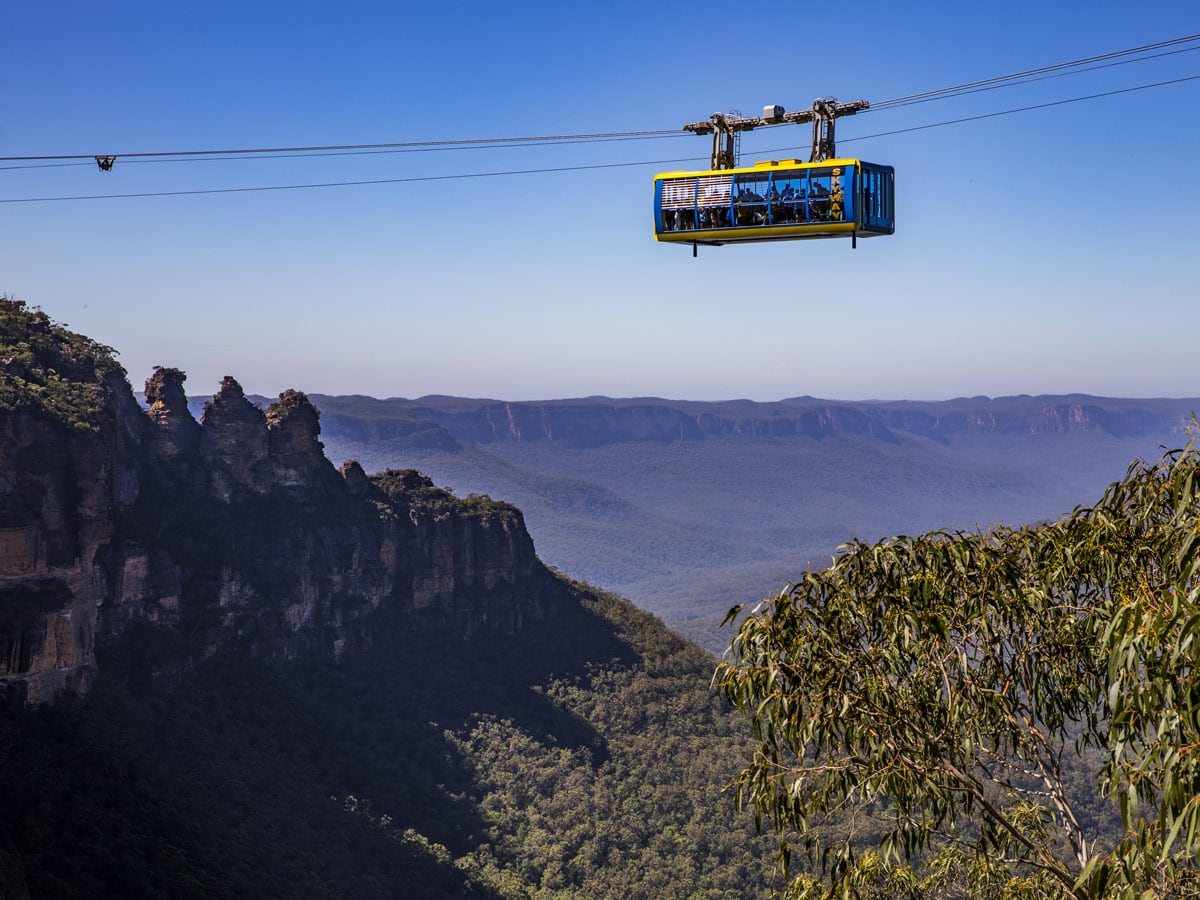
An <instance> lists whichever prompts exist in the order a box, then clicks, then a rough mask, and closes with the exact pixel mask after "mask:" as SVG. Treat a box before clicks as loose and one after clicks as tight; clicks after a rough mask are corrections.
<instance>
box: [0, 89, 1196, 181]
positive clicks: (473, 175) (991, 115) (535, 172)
mask: <svg viewBox="0 0 1200 900" xmlns="http://www.w3.org/2000/svg"><path fill="white" fill-rule="evenodd" d="M1191 81H1200V75H1187V76H1183V77H1181V78H1172V79H1168V80H1166V81H1157V82H1153V83H1151V84H1142V85H1136V86H1134V87H1128V88H1118V89H1115V90H1111V91H1101V92H1098V93H1095V94H1087V95H1085V96H1082V97H1070V98H1067V99H1065V100H1052V101H1049V102H1046V103H1036V104H1031V105H1029V106H1021V107H1016V108H1014V109H1006V110H999V111H996V112H990V113H980V114H979V115H974V116H963V117H960V118H957V119H947V120H945V121H942V122H931V123H928V124H925V125H914V126H911V127H909V128H897V129H893V130H891V131H883V132H878V133H876V134H868V135H860V136H858V137H851V138H843V140H842V143H852V142H854V141H861V140H870V139H872V138H879V137H887V136H890V135H895V134H905V133H908V132H913V131H924V130H927V129H930V128H941V127H944V126H947V125H958V124H962V123H964V122H974V121H979V120H981V119H990V118H996V117H998V116H1007V115H1014V114H1016V113H1022V112H1030V111H1032V110H1037V109H1047V108H1050V107H1054V106H1064V105H1066V104H1069V103H1080V102H1083V101H1085V100H1096V99H1099V98H1103V97H1113V96H1117V95H1120V94H1128V93H1132V92H1134V91H1145V90H1150V89H1153V88H1160V87H1167V86H1169V85H1175V84H1182V83H1185V82H1191ZM671 134H672V135H675V134H679V132H671ZM796 149H798V148H796V147H783V148H776V149H774V150H763V151H761V152H763V153H780V152H789V151H793V150H796ZM702 158H703V157H700V156H691V157H683V158H677V159H658V160H640V161H637V162H623V163H596V164H590V165H578V166H555V167H547V168H538V169H512V170H506V171H497V172H473V173H459V174H451V175H424V176H411V177H407V178H379V179H369V180H358V181H329V182H318V183H311V184H282V185H261V186H253V187H238V188H200V189H195V190H181V191H143V192H136V193H125V194H84V195H76V196H67V197H13V198H0V203H49V202H56V201H68V200H118V199H128V198H137V197H180V196H193V195H198V194H240V193H254V192H263V191H289V190H303V189H312V188H328V187H353V186H359V185H378V184H404V183H412V182H421V181H450V180H456V179H467V178H494V177H502V176H509V175H539V174H549V173H558V172H580V171H589V170H597V169H615V168H629V167H635V166H651V165H653V166H662V165H668V164H672V163H684V162H695V161H696V160H699V159H702Z"/></svg>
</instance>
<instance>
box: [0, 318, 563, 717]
mask: <svg viewBox="0 0 1200 900" xmlns="http://www.w3.org/2000/svg"><path fill="white" fill-rule="evenodd" d="M32 315H33V314H31V313H29V312H28V311H27V310H24V309H23V308H21V307H20V305H19V304H13V303H11V302H9V301H0V350H4V349H5V347H6V346H24V344H23V343H22V341H21V339H23V338H24V337H27V335H25V334H24V332H23V331H22V329H26V330H27V329H30V328H34V327H41V328H42V329H43V331H44V332H45V333H43V334H42V335H41V337H42V338H43V340H42V345H44V346H41V350H40V351H39V352H40V356H39V358H38V359H37V360H35V362H36V363H37V365H34V364H33V363H29V364H28V365H26V366H25V368H24V369H22V372H23V374H21V375H19V376H14V375H11V373H9V372H0V375H3V377H4V379H5V380H4V381H3V382H0V695H6V696H7V697H9V698H10V699H11V700H14V701H16V702H29V703H36V702H46V701H50V700H53V699H54V698H55V697H57V696H58V695H59V694H60V693H61V692H62V691H63V690H65V689H71V690H75V691H79V692H85V691H86V690H87V689H88V687H89V685H90V684H91V682H92V680H93V678H94V675H95V672H96V655H95V647H96V641H97V640H98V639H101V638H103V637H105V636H115V635H120V634H122V633H124V632H126V631H128V630H129V629H130V628H133V627H141V626H143V625H150V626H153V627H157V628H165V629H169V630H170V631H171V633H173V634H175V635H176V636H177V637H178V638H179V639H180V640H179V641H178V643H179V644H180V645H181V646H184V647H185V648H186V654H187V655H188V658H185V659H181V660H176V661H175V662H174V663H173V664H175V665H179V666H186V665H188V664H190V663H189V659H195V658H199V657H200V656H202V655H206V654H214V653H221V652H229V651H235V652H248V653H253V654H255V655H257V656H260V657H263V658H284V657H293V656H297V655H300V654H305V653H328V654H339V653H343V652H345V651H346V650H348V649H352V648H354V647H360V646H364V645H366V644H368V643H370V642H372V641H374V640H376V639H378V638H379V636H380V635H382V634H386V633H387V629H389V628H405V629H411V628H448V629H455V630H457V631H462V632H470V631H475V630H481V629H502V630H505V631H513V630H515V629H519V628H520V627H521V626H522V625H523V624H524V623H526V622H528V621H531V620H538V619H543V618H546V617H548V616H552V615H554V614H555V612H556V609H557V604H558V603H560V602H562V601H561V600H560V599H559V598H560V596H561V592H560V591H559V590H558V587H557V582H556V581H555V579H554V578H553V576H551V575H550V573H549V572H548V571H547V570H546V569H545V567H544V566H542V564H541V563H540V562H539V561H538V559H537V557H536V555H535V553H534V549H533V543H532V541H531V539H530V538H529V535H528V533H527V531H526V530H525V526H524V522H523V520H522V518H521V515H520V513H519V512H518V511H517V510H515V509H513V508H512V507H509V506H507V505H505V504H498V503H492V502H491V501H488V500H486V499H484V498H471V499H469V500H459V499H457V498H454V497H452V496H451V495H450V494H448V493H447V492H445V491H441V490H439V489H437V488H435V487H434V486H433V484H432V483H431V482H429V481H428V479H424V478H423V477H421V476H419V475H417V474H416V473H413V472H389V473H384V474H383V475H382V476H380V477H377V478H375V479H370V478H368V477H367V476H366V474H365V473H364V472H363V470H362V468H361V467H360V466H358V465H357V463H348V464H346V465H345V466H343V467H342V469H341V471H339V470H337V469H335V468H334V467H333V466H332V464H330V462H329V461H328V460H327V459H326V458H325V456H324V453H323V448H322V445H321V443H320V441H319V439H318V438H319V434H320V424H319V417H318V413H317V410H316V409H315V408H314V407H313V406H312V404H311V403H310V402H309V401H308V398H307V397H306V396H305V395H304V394H302V393H300V392H297V391H288V392H285V393H284V394H283V395H281V397H280V398H279V400H278V401H277V402H276V403H274V404H272V405H271V406H270V407H268V409H267V410H266V411H265V412H264V411H262V410H259V409H258V408H257V407H255V406H254V405H253V404H251V403H250V402H249V401H248V400H247V399H246V397H245V395H244V393H243V391H242V389H241V387H240V386H239V385H238V384H237V382H236V381H235V380H234V379H232V378H226V379H225V380H224V381H223V382H222V384H221V387H220V390H219V391H218V393H217V394H216V396H215V397H214V398H213V399H212V401H211V402H210V403H209V404H208V406H207V407H206V409H205V412H204V415H203V416H202V419H201V422H199V423H197V422H196V421H195V419H194V418H193V417H192V415H191V414H190V413H189V412H188V409H187V399H186V396H185V394H184V391H183V382H184V375H183V373H182V372H180V371H179V370H176V369H164V368H159V369H156V371H155V373H154V375H153V376H152V377H151V379H150V380H149V381H148V382H147V385H146V401H147V404H148V406H147V409H145V410H143V409H142V408H140V407H139V406H138V404H137V403H136V402H135V401H134V399H133V396H132V392H131V390H130V388H129V385H128V382H127V381H126V380H125V378H124V373H123V372H121V370H120V369H119V367H117V366H116V365H115V363H112V362H111V356H106V355H105V353H104V351H105V350H106V349H107V348H94V349H95V353H94V354H93V357H94V358H90V359H88V360H84V361H83V362H82V363H80V364H79V365H78V366H77V367H76V368H77V369H78V371H76V372H74V373H73V377H74V378H76V379H78V380H80V383H81V384H82V383H83V382H84V381H87V380H88V379H90V382H88V384H87V385H85V386H88V387H94V388H95V391H93V392H92V393H89V394H88V395H87V396H88V397H94V398H95V400H96V403H95V408H94V409H93V410H91V413H90V418H88V419H87V421H84V422H83V423H82V425H81V424H80V422H68V421H66V420H65V419H64V416H63V414H62V412H61V410H60V409H58V408H56V407H54V405H53V404H51V403H49V402H47V401H45V391H39V390H38V388H40V387H44V386H45V385H46V384H49V385H51V386H52V387H53V386H54V383H52V382H51V381H48V380H47V379H49V378H50V377H51V376H48V375H46V376H44V377H42V378H41V382H44V384H43V383H39V382H38V378H37V377H35V374H36V373H39V372H40V373H45V372H51V373H57V372H62V371H64V370H66V369H67V368H69V365H68V363H69V360H68V359H67V357H68V356H69V355H70V352H71V346H72V341H76V342H77V341H78V340H80V339H79V338H78V336H76V335H71V334H70V333H69V332H66V331H65V330H63V329H59V328H57V326H52V325H50V324H49V322H48V320H46V319H45V317H44V316H41V317H33V318H31V316H32ZM35 319H36V321H35ZM39 323H40V324H39ZM82 340H84V341H86V339H82ZM25 343H28V342H25ZM88 346H91V345H90V342H89V343H88ZM0 355H2V354H0ZM35 355H37V354H35ZM76 355H78V354H76ZM27 376H28V377H27Z"/></svg>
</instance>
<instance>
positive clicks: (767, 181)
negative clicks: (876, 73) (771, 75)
mask: <svg viewBox="0 0 1200 900" xmlns="http://www.w3.org/2000/svg"><path fill="white" fill-rule="evenodd" d="M895 230H896V218H895V170H894V169H893V168H892V167H891V166H881V165H877V164H875V163H868V162H863V161H862V160H860V159H825V160H821V161H820V162H813V163H806V162H801V161H800V160H798V159H785V160H778V161H775V160H771V161H768V162H760V163H755V164H754V165H752V166H745V167H741V168H734V169H717V170H711V171H708V172H664V173H662V174H661V175H656V176H655V177H654V238H655V240H658V241H666V242H668V243H680V244H692V245H696V244H706V245H710V246H720V245H721V244H733V243H743V242H753V241H791V240H802V239H804V238H830V237H851V238H860V237H877V236H879V235H884V234H892V233H894V232H895Z"/></svg>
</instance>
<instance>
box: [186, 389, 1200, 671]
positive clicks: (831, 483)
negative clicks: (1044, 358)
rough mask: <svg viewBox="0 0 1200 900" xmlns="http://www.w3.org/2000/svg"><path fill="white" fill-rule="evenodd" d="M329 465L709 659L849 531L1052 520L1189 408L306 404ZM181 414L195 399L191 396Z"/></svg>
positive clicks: (1146, 450) (1011, 403) (1100, 401)
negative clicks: (504, 541)
mask: <svg viewBox="0 0 1200 900" xmlns="http://www.w3.org/2000/svg"><path fill="white" fill-rule="evenodd" d="M310 396H311V397H312V400H313V402H314V404H316V405H317V406H318V408H319V409H320V410H321V413H322V419H321V424H322V438H321V439H322V441H323V442H324V444H325V452H326V453H327V454H328V455H329V457H330V458H331V459H332V460H333V461H334V462H335V463H340V461H341V460H343V459H348V458H352V459H357V460H358V461H359V462H360V463H362V464H363V465H364V467H366V469H367V470H368V471H377V470H381V469H384V468H388V467H397V466H405V467H407V466H412V467H415V468H418V469H420V470H421V471H423V472H425V473H427V474H428V475H429V476H430V477H432V478H433V480H434V481H435V482H436V483H437V484H439V485H443V486H447V487H450V488H452V489H453V490H454V491H455V492H456V493H458V494H460V495H466V494H469V493H480V494H487V495H489V496H491V497H493V498H495V499H503V500H506V501H508V502H511V503H513V504H515V505H516V506H518V507H519V508H520V509H521V510H522V511H523V512H524V514H525V520H526V523H527V524H528V526H529V529H530V533H531V534H532V536H533V538H534V541H535V542H536V545H537V549H538V553H539V555H540V556H541V558H542V559H543V560H545V561H546V562H547V563H549V564H551V565H554V566H556V567H558V568H559V569H560V570H562V571H563V572H564V573H566V574H568V575H570V576H572V577H575V578H579V579H582V580H584V581H587V582H589V583H592V584H597V585H601V586H603V587H605V588H606V589H608V590H612V591H615V592H617V593H619V594H622V595H624V596H627V597H629V598H631V599H632V600H633V601H634V602H635V603H637V604H638V605H639V606H642V607H643V608H645V609H647V610H650V611H651V612H654V613H656V614H657V615H660V616H662V617H663V618H664V619H665V620H666V621H667V622H668V624H669V625H670V626H671V627H672V628H674V629H675V630H677V631H679V632H680V633H683V634H685V635H687V636H688V637H691V638H692V639H694V640H696V641H698V642H699V643H701V644H702V645H703V646H705V647H707V648H708V649H709V650H712V651H714V652H718V653H719V652H720V651H721V649H723V647H724V645H725V643H727V641H728V633H723V632H720V631H718V630H717V629H716V624H717V623H718V622H719V621H720V619H721V618H722V617H723V616H724V613H725V611H726V610H727V609H728V608H729V607H730V606H732V605H733V604H735V603H742V602H746V601H753V600H756V599H759V598H760V597H763V596H767V595H772V594H774V593H776V592H778V591H779V590H780V589H781V588H782V587H783V586H785V585H786V584H787V583H788V582H789V581H792V580H794V579H795V578H796V577H798V576H799V574H800V573H802V572H803V571H804V569H805V568H806V567H807V566H809V565H810V564H811V565H814V566H816V567H818V568H819V567H822V566H824V565H825V564H826V563H827V562H828V561H829V559H830V558H831V557H832V555H833V554H834V553H835V552H836V550H837V548H838V546H839V545H841V544H843V543H845V542H846V541H849V540H851V539H854V538H857V539H861V540H867V541H870V540H875V539H877V538H880V537H883V536H886V535H891V534H901V533H907V534H915V533H920V532H924V531H927V530H931V529H939V528H948V529H965V530H970V529H974V528H979V527H986V526H988V525H990V524H993V523H1005V524H1010V525H1015V524H1022V523H1031V522H1035V521H1038V520H1041V519H1046V518H1056V517H1058V516H1059V515H1061V514H1063V513H1065V512H1067V511H1069V510H1070V509H1071V508H1072V507H1074V506H1076V505H1079V504H1089V503H1091V502H1093V501H1095V500H1096V499H1097V498H1098V497H1099V495H1100V493H1101V492H1102V491H1103V489H1104V487H1105V486H1106V485H1107V484H1109V483H1110V482H1112V481H1114V480H1116V479H1118V478H1119V477H1120V476H1121V475H1122V474H1123V473H1124V471H1125V469H1126V468H1127V467H1128V465H1129V464H1130V462H1131V461H1132V460H1134V459H1135V458H1144V459H1156V458H1157V457H1158V456H1159V455H1160V454H1161V452H1162V450H1163V449H1164V448H1173V447H1176V446H1182V444H1183V443H1185V442H1186V440H1187V435H1186V433H1185V431H1186V428H1187V426H1188V423H1189V420H1190V416H1191V413H1192V411H1193V410H1195V409H1200V400H1195V399H1180V400H1167V399H1161V398H1160V399H1145V400H1135V399H1114V398H1101V397H1090V396H1084V395H1068V396H1039V397H1031V396H1023V397H1005V398H995V399H990V398H986V397H973V398H959V399H955V400H948V401H940V402H936V401H935V402H891V403H880V402H858V403H854V402H841V401H833V400H820V399H816V398H811V397H797V398H792V399H788V400H782V401H779V402H776V403H752V402H749V401H729V402H724V403H706V402H688V401H671V400H662V399H658V398H637V399H620V400H617V399H611V398H596V397H594V398H586V399H578V400H552V401H540V402H518V403H508V402H503V401H497V400H469V399H464V398H451V397H424V398H420V399H417V400H403V399H391V400H375V399H371V398H365V397H358V396H356V397H345V396H341V397H338V396H327V395H321V394H313V395H310ZM192 405H193V408H197V409H198V407H199V402H198V401H197V400H195V399H194V400H193V404H192Z"/></svg>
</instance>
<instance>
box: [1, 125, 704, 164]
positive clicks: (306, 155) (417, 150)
mask: <svg viewBox="0 0 1200 900" xmlns="http://www.w3.org/2000/svg"><path fill="white" fill-rule="evenodd" d="M665 137H670V138H676V137H691V135H690V134H688V133H687V132H686V131H678V130H676V131H672V132H669V133H668V134H655V135H652V136H647V135H639V136H636V137H634V136H629V137H604V138H589V139H581V140H575V141H570V140H561V141H542V142H537V141H531V142H530V143H527V144H521V145H520V146H521V147H523V148H524V147H550V146H553V147H562V146H566V145H569V144H605V143H613V142H617V141H646V140H661V139H662V138H665ZM491 149H496V148H495V147H489V146H483V145H474V146H458V147H442V146H432V147H404V148H399V149H393V150H336V151H331V152H327V153H273V154H268V153H263V154H257V155H253V156H214V155H209V156H201V157H189V156H178V157H174V156H172V157H164V158H154V159H139V158H135V159H122V160H121V162H122V164H124V165H136V164H139V163H155V164H157V163H178V162H185V163H186V162H222V161H226V160H247V159H324V158H326V157H330V156H380V155H389V154H397V153H432V152H436V151H440V150H491ZM95 164H96V163H95V159H94V158H93V157H90V156H89V157H87V162H58V163H26V164H23V165H16V166H0V172H9V171H12V170H15V169H59V168H68V167H71V166H87V167H89V168H90V167H92V166H94V165H95Z"/></svg>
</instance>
